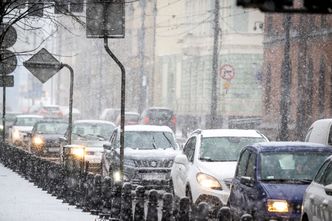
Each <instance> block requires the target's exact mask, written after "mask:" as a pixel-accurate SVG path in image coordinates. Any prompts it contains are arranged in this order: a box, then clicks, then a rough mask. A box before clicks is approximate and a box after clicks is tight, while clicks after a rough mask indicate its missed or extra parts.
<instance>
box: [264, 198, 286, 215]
mask: <svg viewBox="0 0 332 221" xmlns="http://www.w3.org/2000/svg"><path fill="white" fill-rule="evenodd" d="M288 207H289V205H288V202H287V201H286V200H273V199H270V200H267V211H269V212H272V213H287V212H288Z"/></svg>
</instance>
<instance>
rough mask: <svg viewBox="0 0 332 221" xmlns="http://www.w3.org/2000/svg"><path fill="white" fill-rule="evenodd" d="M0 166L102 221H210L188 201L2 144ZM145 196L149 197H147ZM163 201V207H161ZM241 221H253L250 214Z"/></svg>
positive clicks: (222, 213) (225, 213)
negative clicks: (113, 181)
mask: <svg viewBox="0 0 332 221" xmlns="http://www.w3.org/2000/svg"><path fill="white" fill-rule="evenodd" d="M0 162H1V163H2V164H3V165H4V166H6V167H8V168H10V169H12V170H13V171H15V172H17V173H18V174H20V175H21V176H23V177H24V178H25V179H27V180H29V181H30V182H33V183H34V184H35V185H36V186H38V187H39V188H42V189H43V190H46V191H47V192H48V193H49V194H52V195H53V196H56V197H57V198H59V199H62V200H63V202H65V203H69V204H71V205H76V206H77V207H78V208H81V209H82V210H83V211H87V212H90V213H92V214H96V215H99V217H100V218H99V220H121V221H144V220H145V221H159V220H161V221H191V220H194V221H207V220H211V219H212V218H211V217H210V215H209V206H208V204H207V203H205V202H201V203H200V204H199V205H198V206H193V205H191V204H190V200H189V198H186V197H184V198H182V199H180V200H178V201H177V200H175V199H173V195H172V194H171V193H164V194H163V195H162V197H161V200H160V196H159V194H158V192H157V191H156V190H149V191H148V192H147V190H146V189H145V188H144V187H143V186H137V187H136V189H135V191H132V189H133V188H132V185H131V184H130V183H124V184H123V185H122V186H121V185H120V184H117V183H115V184H114V185H112V178H110V177H108V176H106V177H102V176H101V175H100V174H96V175H95V174H93V173H87V172H83V171H81V170H73V169H71V170H68V169H67V168H65V167H64V166H62V165H61V164H59V163H56V162H52V161H48V160H47V159H42V158H39V157H37V156H35V155H33V154H31V153H29V152H27V151H25V150H22V149H19V148H16V147H15V146H12V145H9V144H7V143H1V147H0ZM146 193H148V194H147V195H146ZM160 201H161V205H160ZM230 218H231V216H230V210H229V208H227V207H222V208H221V209H220V210H219V212H218V216H217V217H215V219H214V220H219V221H228V220H231V219H230ZM241 220H252V217H251V216H250V215H248V214H246V215H245V216H243V219H241Z"/></svg>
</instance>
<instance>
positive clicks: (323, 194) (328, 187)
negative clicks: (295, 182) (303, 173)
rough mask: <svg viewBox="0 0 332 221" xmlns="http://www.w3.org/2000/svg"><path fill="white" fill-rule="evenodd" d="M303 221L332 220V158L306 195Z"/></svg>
mask: <svg viewBox="0 0 332 221" xmlns="http://www.w3.org/2000/svg"><path fill="white" fill-rule="evenodd" d="M301 220H302V221H314V220H332V156H330V157H329V158H327V159H326V160H325V162H324V163H323V164H322V166H321V167H320V169H319V170H318V172H317V174H316V176H315V178H314V180H313V181H312V182H311V184H310V185H309V186H308V188H307V189H306V191H305V193H304V196H303V203H302V215H301Z"/></svg>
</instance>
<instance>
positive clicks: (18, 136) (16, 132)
mask: <svg viewBox="0 0 332 221" xmlns="http://www.w3.org/2000/svg"><path fill="white" fill-rule="evenodd" d="M13 139H14V140H19V139H20V131H19V130H17V129H16V130H14V131H13Z"/></svg>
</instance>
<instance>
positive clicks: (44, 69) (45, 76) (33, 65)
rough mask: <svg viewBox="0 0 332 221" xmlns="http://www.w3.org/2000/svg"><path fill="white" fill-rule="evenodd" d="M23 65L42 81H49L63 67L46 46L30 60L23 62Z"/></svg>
mask: <svg viewBox="0 0 332 221" xmlns="http://www.w3.org/2000/svg"><path fill="white" fill-rule="evenodd" d="M23 65H24V67H26V68H27V69H28V70H29V71H30V72H31V73H32V74H33V75H34V76H35V77H36V78H38V80H40V81H41V82H42V83H45V82H46V81H48V80H49V79H50V78H51V77H53V75H55V74H56V73H57V72H58V71H60V70H61V68H62V67H63V65H62V64H61V63H60V62H59V61H58V60H57V59H56V58H55V57H54V56H53V55H52V54H51V53H49V52H48V51H47V50H46V49H45V48H42V49H41V50H40V51H38V52H37V53H36V54H35V55H33V56H32V57H31V58H30V59H29V60H27V61H25V62H23Z"/></svg>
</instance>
